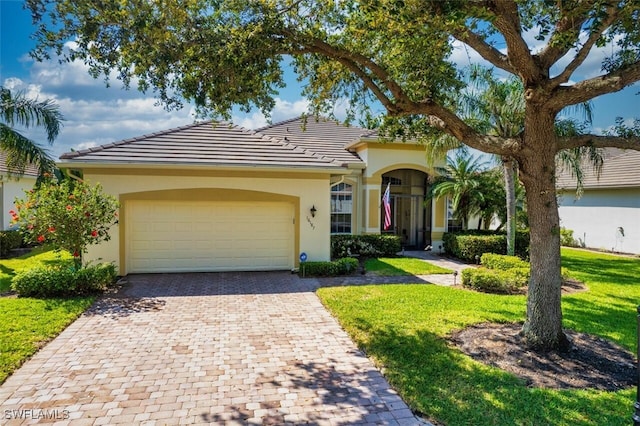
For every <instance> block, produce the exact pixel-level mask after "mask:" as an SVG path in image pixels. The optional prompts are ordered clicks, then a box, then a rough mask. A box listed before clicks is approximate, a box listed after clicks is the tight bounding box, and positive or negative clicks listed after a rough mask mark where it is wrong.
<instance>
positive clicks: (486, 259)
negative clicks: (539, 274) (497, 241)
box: [480, 253, 530, 271]
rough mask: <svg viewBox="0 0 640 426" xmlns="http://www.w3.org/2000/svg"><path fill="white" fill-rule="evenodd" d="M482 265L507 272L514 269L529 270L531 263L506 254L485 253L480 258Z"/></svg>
mask: <svg viewBox="0 0 640 426" xmlns="http://www.w3.org/2000/svg"><path fill="white" fill-rule="evenodd" d="M480 263H482V265H483V266H485V267H486V268H489V269H500V270H502V271H506V270H508V269H513V268H526V269H529V267H530V266H529V262H525V261H524V260H522V259H520V258H519V257H518V256H507V255H505V254H495V253H485V254H483V255H482V256H481V257H480Z"/></svg>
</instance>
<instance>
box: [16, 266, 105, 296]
mask: <svg viewBox="0 0 640 426" xmlns="http://www.w3.org/2000/svg"><path fill="white" fill-rule="evenodd" d="M115 278H116V269H115V266H114V265H113V264H112V263H102V264H97V265H88V266H85V267H84V268H81V269H75V268H74V267H73V266H72V265H71V264H64V263H63V264H59V265H55V266H38V267H35V268H32V269H29V270H26V271H24V272H20V273H18V274H17V275H16V276H15V277H13V280H12V282H11V288H12V289H13V290H14V291H16V292H17V293H18V294H19V295H20V296H22V297H57V296H67V297H68V296H77V295H87V294H95V293H98V292H101V291H104V290H106V289H107V287H108V286H109V285H111V284H113V283H114V281H115Z"/></svg>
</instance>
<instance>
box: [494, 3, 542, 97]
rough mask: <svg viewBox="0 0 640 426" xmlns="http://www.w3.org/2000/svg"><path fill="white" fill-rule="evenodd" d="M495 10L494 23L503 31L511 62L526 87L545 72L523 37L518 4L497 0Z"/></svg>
mask: <svg viewBox="0 0 640 426" xmlns="http://www.w3.org/2000/svg"><path fill="white" fill-rule="evenodd" d="M494 12H495V14H496V19H495V21H494V23H493V25H494V26H495V27H496V28H497V29H498V31H500V32H501V33H502V35H503V37H504V40H505V42H506V43H507V51H508V53H507V55H508V58H509V63H510V65H511V66H512V67H513V68H514V69H515V70H517V75H518V76H520V78H521V79H522V80H523V83H524V85H525V87H526V86H527V85H528V83H530V82H533V81H537V80H539V78H540V76H541V74H543V73H541V71H540V68H539V67H538V65H537V64H536V62H535V61H534V59H533V56H532V55H531V52H530V51H529V46H528V45H527V43H526V42H525V41H524V39H523V38H522V33H521V32H520V30H521V27H520V17H519V15H518V5H517V4H516V3H515V2H506V1H497V2H496V3H495V10H494Z"/></svg>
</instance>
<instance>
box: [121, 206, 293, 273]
mask: <svg viewBox="0 0 640 426" xmlns="http://www.w3.org/2000/svg"><path fill="white" fill-rule="evenodd" d="M127 217H128V220H127V237H126V238H127V260H128V268H127V269H128V270H129V271H130V272H173V271H175V272H185V271H193V272H195V271H233V270H237V271H249V270H282V269H291V268H292V267H293V251H294V249H293V247H294V225H293V217H294V214H293V206H292V205H291V204H289V203H283V202H273V203H271V202H250V201H247V202H224V201H220V202H206V201H186V202H178V201H130V202H128V203H127Z"/></svg>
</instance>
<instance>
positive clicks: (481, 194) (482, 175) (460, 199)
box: [428, 151, 504, 228]
mask: <svg viewBox="0 0 640 426" xmlns="http://www.w3.org/2000/svg"><path fill="white" fill-rule="evenodd" d="M485 167H486V163H485V162H483V161H481V159H480V157H477V158H474V157H473V156H471V154H469V153H468V152H466V151H460V152H458V154H457V155H456V157H455V158H453V159H452V158H448V159H447V165H446V167H444V168H437V169H436V170H437V171H438V172H439V173H440V176H439V177H438V178H436V181H435V182H434V183H433V185H431V186H430V192H429V195H428V196H429V198H433V199H438V198H441V197H449V198H450V199H451V202H452V206H453V210H454V213H453V214H454V216H455V217H456V218H457V219H459V220H461V221H462V226H463V227H464V228H467V227H468V223H469V217H470V216H471V215H472V214H475V213H479V212H481V211H482V210H483V207H486V205H487V204H491V203H489V198H490V199H491V200H494V197H493V196H492V194H493V191H489V192H487V190H488V189H490V188H495V187H496V186H495V185H491V184H489V183H488V182H487V180H488V179H490V178H491V179H492V178H493V176H492V175H489V174H487V173H486V172H485V170H484V169H485ZM490 176H491V177H490ZM485 195H487V197H485ZM489 196H491V197H489ZM497 199H499V203H500V204H504V193H503V195H502V197H499V196H498V197H497ZM494 201H495V200H494Z"/></svg>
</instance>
